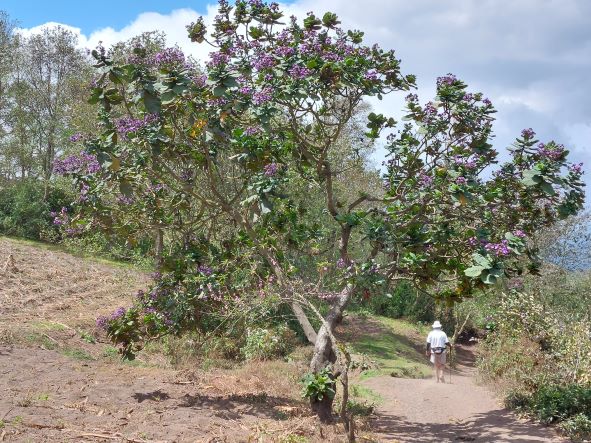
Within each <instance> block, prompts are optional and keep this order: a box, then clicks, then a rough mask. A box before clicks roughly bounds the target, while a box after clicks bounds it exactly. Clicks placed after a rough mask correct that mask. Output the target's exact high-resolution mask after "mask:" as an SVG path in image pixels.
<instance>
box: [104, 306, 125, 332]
mask: <svg viewBox="0 0 591 443" xmlns="http://www.w3.org/2000/svg"><path fill="white" fill-rule="evenodd" d="M126 313H127V310H126V309H125V308H122V307H120V308H117V309H116V310H115V312H113V313H112V314H111V315H110V316H109V317H105V316H104V315H101V316H100V317H98V318H97V319H96V326H97V327H98V328H100V329H107V326H108V325H109V322H110V321H113V320H118V319H120V318H121V317H123V316H124V315H125V314H126Z"/></svg>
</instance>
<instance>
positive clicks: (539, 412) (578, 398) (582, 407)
mask: <svg viewBox="0 0 591 443" xmlns="http://www.w3.org/2000/svg"><path fill="white" fill-rule="evenodd" d="M529 408H530V409H531V410H532V411H533V412H534V414H535V415H536V417H537V418H538V419H539V420H540V421H542V422H543V423H553V422H557V421H564V420H567V419H569V418H572V417H574V416H576V415H579V414H584V415H586V416H587V417H591V387H584V386H581V385H576V384H570V385H566V386H546V387H542V388H540V389H539V390H538V391H537V392H536V393H534V395H533V396H532V399H531V404H530V406H529Z"/></svg>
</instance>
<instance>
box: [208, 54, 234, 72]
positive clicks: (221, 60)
mask: <svg viewBox="0 0 591 443" xmlns="http://www.w3.org/2000/svg"><path fill="white" fill-rule="evenodd" d="M229 61H230V56H229V55H228V54H224V53H223V52H210V53H209V61H208V62H207V67H208V68H217V67H219V66H222V65H225V64H227V63H228V62H229Z"/></svg>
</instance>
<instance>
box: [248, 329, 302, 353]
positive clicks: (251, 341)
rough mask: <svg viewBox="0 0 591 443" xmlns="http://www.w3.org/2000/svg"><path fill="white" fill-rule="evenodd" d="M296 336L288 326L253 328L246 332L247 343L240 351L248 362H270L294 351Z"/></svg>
mask: <svg viewBox="0 0 591 443" xmlns="http://www.w3.org/2000/svg"><path fill="white" fill-rule="evenodd" d="M295 344H296V335H295V333H294V332H293V331H292V330H291V329H289V328H288V327H287V326H275V327H273V328H268V329H266V328H259V327H252V328H248V329H247V330H246V343H245V345H244V346H243V347H242V349H241V350H240V351H241V353H242V355H243V356H244V358H245V359H246V360H270V359H272V358H276V357H283V356H285V355H287V354H288V353H289V352H290V351H292V350H293V348H294V347H295Z"/></svg>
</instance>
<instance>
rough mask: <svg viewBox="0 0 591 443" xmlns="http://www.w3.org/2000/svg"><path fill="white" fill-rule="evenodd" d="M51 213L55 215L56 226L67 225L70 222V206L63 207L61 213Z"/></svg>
mask: <svg viewBox="0 0 591 443" xmlns="http://www.w3.org/2000/svg"><path fill="white" fill-rule="evenodd" d="M54 214H55V215H54ZM51 215H52V216H53V217H54V218H53V224H54V225H56V226H63V225H67V224H68V223H69V222H70V217H69V215H68V208H65V207H63V208H62V209H61V211H60V212H59V213H55V212H52V213H51Z"/></svg>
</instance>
